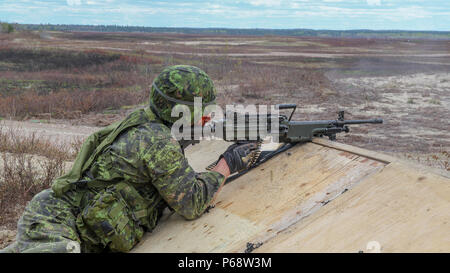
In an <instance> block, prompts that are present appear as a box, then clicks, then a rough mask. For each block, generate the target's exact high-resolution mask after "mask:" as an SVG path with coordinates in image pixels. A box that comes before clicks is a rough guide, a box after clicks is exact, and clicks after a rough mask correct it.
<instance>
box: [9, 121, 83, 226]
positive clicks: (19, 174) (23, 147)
mask: <svg viewBox="0 0 450 273" xmlns="http://www.w3.org/2000/svg"><path fill="white" fill-rule="evenodd" d="M74 145H76V146H77V147H65V146H63V145H55V144H53V143H50V142H49V141H47V140H44V139H41V138H38V137H36V135H35V134H31V135H29V136H24V135H20V134H19V133H18V131H17V130H14V129H8V130H5V129H4V128H2V127H0V154H1V158H0V163H1V164H0V165H2V166H0V167H1V168H0V226H4V227H8V228H15V225H16V223H17V220H18V218H19V217H20V215H21V214H22V211H23V209H24V208H25V206H26V204H27V203H28V202H29V201H30V200H31V199H32V198H33V196H34V195H36V194H37V193H39V192H40V191H42V190H44V189H47V188H49V187H50V186H51V184H52V182H53V180H54V179H55V178H56V177H59V176H61V175H62V174H63V173H64V171H65V167H66V161H67V160H73V159H74V157H75V155H76V152H78V150H79V144H77V143H76V144H74Z"/></svg>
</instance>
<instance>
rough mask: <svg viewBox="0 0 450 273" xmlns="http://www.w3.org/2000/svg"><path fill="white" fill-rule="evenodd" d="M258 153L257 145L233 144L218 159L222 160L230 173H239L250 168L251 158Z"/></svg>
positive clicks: (247, 143) (246, 143)
mask: <svg viewBox="0 0 450 273" xmlns="http://www.w3.org/2000/svg"><path fill="white" fill-rule="evenodd" d="M257 152H258V144H257V143H254V142H244V143H235V144H233V145H231V146H230V147H228V149H227V150H226V151H225V152H224V153H223V154H222V155H221V156H220V157H219V160H220V159H221V158H224V159H225V161H226V162H227V164H228V168H230V173H231V174H232V173H235V172H241V171H243V170H246V169H247V168H249V167H250V165H251V161H252V158H253V157H254V156H255V155H256V154H257Z"/></svg>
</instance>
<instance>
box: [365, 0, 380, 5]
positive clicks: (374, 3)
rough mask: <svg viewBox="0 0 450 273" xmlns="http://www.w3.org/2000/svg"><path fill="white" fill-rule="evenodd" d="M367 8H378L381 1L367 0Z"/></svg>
mask: <svg viewBox="0 0 450 273" xmlns="http://www.w3.org/2000/svg"><path fill="white" fill-rule="evenodd" d="M367 4H368V5H369V6H380V5H381V0H367Z"/></svg>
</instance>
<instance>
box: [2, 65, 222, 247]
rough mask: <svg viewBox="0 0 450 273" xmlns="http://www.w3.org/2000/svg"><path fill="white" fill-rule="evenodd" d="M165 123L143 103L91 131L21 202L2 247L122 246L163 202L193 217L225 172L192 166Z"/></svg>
mask: <svg viewBox="0 0 450 273" xmlns="http://www.w3.org/2000/svg"><path fill="white" fill-rule="evenodd" d="M182 68H183V69H184V67H182ZM187 68H188V69H191V67H187ZM170 71H173V69H172V70H170V69H169V72H167V71H166V72H167V73H172V75H171V76H172V77H173V76H174V75H175V73H174V72H170ZM163 73H165V72H163ZM203 73H204V72H203ZM169 78H170V77H169ZM191 82H192V81H191ZM186 83H189V81H188V82H186ZM186 88H188V87H186V86H185V89H186ZM151 105H154V104H153V102H151ZM160 113H161V112H160ZM162 116H164V115H162ZM160 117H161V116H160ZM130 121H132V122H130ZM165 123H166V124H167V121H165V120H163V119H160V118H158V117H156V116H155V113H153V112H152V111H150V110H149V109H145V111H144V110H137V111H135V112H134V113H132V114H130V116H129V117H128V118H126V119H125V120H124V121H122V122H121V123H119V124H113V125H111V126H110V127H109V128H108V127H107V128H105V129H103V131H101V132H97V133H96V134H94V135H92V136H90V137H89V138H88V140H87V141H86V142H85V144H84V145H83V148H82V151H81V152H80V154H79V155H78V157H77V160H76V161H75V164H74V167H73V168H72V171H71V173H69V174H66V176H63V177H61V178H59V179H57V180H56V182H55V183H54V185H53V187H52V189H48V190H45V191H43V192H41V193H39V194H38V195H36V196H35V197H34V198H33V200H32V201H31V202H30V203H29V204H28V205H27V207H26V209H25V211H24V213H23V215H22V217H21V219H20V220H19V223H18V235H17V240H16V242H15V243H14V244H13V245H11V246H10V247H8V248H7V249H5V250H4V251H5V252H70V249H68V247H67V246H68V244H69V248H70V247H72V248H73V245H75V248H76V245H77V244H78V243H79V244H81V250H82V252H100V251H113V252H125V251H128V250H130V249H131V248H132V247H133V246H134V245H135V244H136V243H137V242H139V240H140V239H141V238H142V236H143V233H144V231H151V230H153V228H154V227H155V226H156V224H157V222H158V219H159V217H160V216H161V214H162V211H163V209H164V208H165V207H167V206H169V207H170V208H171V209H173V210H174V211H176V212H177V213H178V214H180V215H182V216H183V217H185V218H186V219H195V218H197V217H199V216H200V215H201V214H202V213H203V212H204V211H205V209H206V208H207V206H208V205H209V203H210V202H211V200H212V198H213V196H214V194H215V193H216V192H217V190H218V189H219V187H220V185H221V184H222V183H223V181H224V176H223V175H222V174H220V173H217V172H205V173H196V172H195V171H194V170H193V169H192V167H190V166H189V164H188V162H187V160H186V158H185V157H184V153H183V151H182V148H181V147H180V144H179V143H178V142H177V141H176V140H175V139H173V138H172V136H171V132H170V129H169V128H168V127H167V126H166V125H165ZM89 143H95V145H92V147H90V146H89V145H90V144H89ZM85 150H87V151H88V153H87V152H86V151H85ZM83 154H84V156H85V157H83ZM86 154H89V155H86ZM79 163H81V164H79ZM76 173H79V175H78V176H77V175H75V176H73V174H76ZM71 175H72V176H71ZM71 243H72V244H71Z"/></svg>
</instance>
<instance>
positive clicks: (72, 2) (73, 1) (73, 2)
mask: <svg viewBox="0 0 450 273" xmlns="http://www.w3.org/2000/svg"><path fill="white" fill-rule="evenodd" d="M67 5H69V6H79V5H81V0H67Z"/></svg>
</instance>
